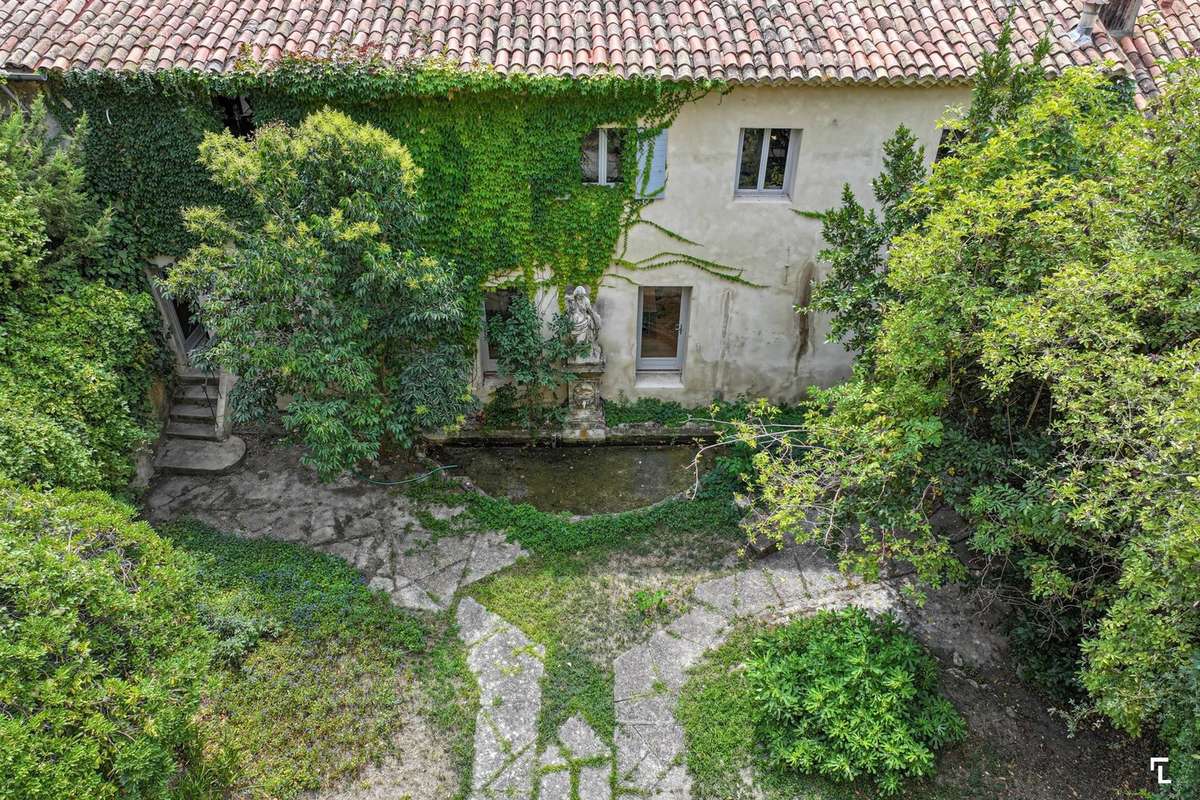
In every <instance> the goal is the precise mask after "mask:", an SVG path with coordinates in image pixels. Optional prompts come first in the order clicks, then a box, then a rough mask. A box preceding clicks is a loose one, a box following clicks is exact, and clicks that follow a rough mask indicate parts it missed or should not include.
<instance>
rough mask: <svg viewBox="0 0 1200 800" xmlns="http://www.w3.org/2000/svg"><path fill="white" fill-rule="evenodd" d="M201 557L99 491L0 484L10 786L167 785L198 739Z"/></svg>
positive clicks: (27, 791) (55, 793)
mask: <svg viewBox="0 0 1200 800" xmlns="http://www.w3.org/2000/svg"><path fill="white" fill-rule="evenodd" d="M195 592H196V585H195V575H194V573H193V567H192V564H191V562H190V560H189V559H188V558H187V557H186V556H184V555H183V554H181V553H180V552H178V551H176V550H175V549H174V548H172V547H171V546H170V545H169V544H168V543H167V542H166V541H164V540H163V539H161V538H159V536H158V535H157V534H156V533H155V532H154V531H153V530H151V529H150V526H148V525H146V524H145V523H142V522H135V521H134V519H133V510H132V509H131V508H129V507H128V506H125V505H123V504H121V503H118V502H116V501H115V500H112V499H110V498H109V497H107V496H105V495H103V494H100V493H99V492H74V491H68V490H62V489H60V490H56V491H54V492H51V493H43V492H38V491H35V490H31V489H23V488H16V487H13V486H12V485H0V698H3V700H2V702H0V774H3V775H4V781H3V783H0V798H4V800H9V799H10V798H11V800H17V798H20V800H60V798H64V797H88V798H97V799H98V800H116V798H137V799H138V800H151V798H165V797H168V796H170V795H169V790H170V788H171V786H172V785H173V784H175V782H176V781H177V779H178V778H179V777H180V776H181V772H183V771H186V770H187V769H188V768H189V767H190V766H194V765H195V764H196V763H197V762H196V761H195V760H194V759H195V758H196V757H197V755H198V753H199V752H200V749H201V748H200V747H199V742H198V740H197V735H196V729H195V727H194V725H193V720H192V718H193V715H194V714H195V713H196V711H197V709H198V708H199V705H200V690H201V686H202V683H203V681H204V672H205V669H206V668H207V664H208V658H209V649H210V639H209V637H208V635H207V633H206V632H205V630H204V629H203V627H202V626H201V625H200V623H199V621H198V618H197V614H196V610H195V608H194V606H193V601H194V596H195Z"/></svg>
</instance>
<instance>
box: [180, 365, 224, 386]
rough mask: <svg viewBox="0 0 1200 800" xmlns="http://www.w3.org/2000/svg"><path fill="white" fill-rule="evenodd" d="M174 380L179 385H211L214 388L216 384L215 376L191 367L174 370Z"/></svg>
mask: <svg viewBox="0 0 1200 800" xmlns="http://www.w3.org/2000/svg"><path fill="white" fill-rule="evenodd" d="M175 378H176V379H177V380H178V381H179V383H211V384H212V385H214V386H216V384H217V376H216V375H214V374H212V373H211V372H203V371H201V370H198V369H195V368H191V367H185V368H180V369H176V370H175Z"/></svg>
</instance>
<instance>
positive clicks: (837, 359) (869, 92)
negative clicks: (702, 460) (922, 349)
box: [597, 86, 969, 405]
mask: <svg viewBox="0 0 1200 800" xmlns="http://www.w3.org/2000/svg"><path fill="white" fill-rule="evenodd" d="M968 99H969V92H968V90H967V89H966V88H965V87H940V88H896V87H879V88H867V87H830V88H817V87H798V86H797V87H786V86H781V87H763V88H740V89H735V90H733V91H732V92H730V93H729V94H727V95H724V96H721V95H716V94H712V95H709V96H707V97H705V98H703V99H701V100H699V101H698V102H696V103H693V104H691V105H688V106H687V107H685V108H684V109H683V110H682V111H681V112H680V114H679V117H678V119H677V120H676V121H675V123H674V124H673V125H672V127H671V129H670V132H669V134H668V156H667V184H666V192H665V195H664V196H663V197H662V198H661V199H658V200H655V201H654V202H653V203H651V204H650V206H649V207H648V208H647V209H646V211H645V212H644V214H643V216H644V218H646V219H650V220H653V221H654V222H657V223H659V224H660V225H663V226H665V227H666V228H668V229H670V230H672V231H675V232H677V233H679V234H681V235H682V236H684V237H686V238H688V239H691V240H693V241H695V242H698V243H699V244H701V245H702V247H699V248H696V247H689V246H687V245H684V244H681V243H680V242H678V241H674V240H672V239H670V238H668V237H666V236H664V235H663V234H662V233H660V232H658V231H656V230H654V229H653V228H652V227H650V226H648V225H641V226H638V227H637V228H635V229H634V230H633V231H632V232H631V236H630V243H629V251H628V256H629V257H630V258H632V259H639V258H644V257H647V256H652V255H655V254H657V253H661V252H667V251H680V250H683V251H687V252H691V253H694V254H695V255H697V256H699V257H701V258H704V259H707V260H710V261H716V262H719V263H722V264H728V265H732V266H737V267H741V268H744V270H745V272H744V273H743V275H744V277H745V278H746V279H747V280H749V281H751V282H753V283H757V284H763V285H764V286H765V287H766V288H762V289H756V288H750V287H746V286H740V285H737V284H733V283H730V282H729V281H726V280H722V279H720V278H717V277H713V276H710V275H707V274H705V273H703V272H701V271H700V270H697V269H695V268H692V267H687V266H676V267H670V268H665V269H661V270H654V271H638V272H631V271H628V270H621V269H618V270H615V273H616V274H612V275H609V276H608V277H606V278H605V280H604V281H603V283H602V285H601V289H600V292H599V295H598V297H597V307H598V310H599V312H600V315H601V316H602V317H603V320H604V324H603V327H602V331H601V333H602V336H601V338H602V344H603V347H604V352H605V357H606V360H607V364H608V366H607V370H606V373H605V376H604V380H603V384H602V387H601V388H602V393H603V395H604V397H606V398H608V399H613V398H616V397H618V396H619V395H620V394H622V393H623V394H624V395H626V396H627V397H630V398H635V397H641V396H653V397H660V398H663V399H670V400H677V401H679V402H681V403H684V404H685V405H698V404H703V403H706V402H708V401H709V400H711V399H713V398H714V397H724V398H726V399H734V398H736V397H738V396H740V395H749V396H755V397H757V396H766V397H769V398H772V399H773V400H776V401H790V400H795V399H797V398H799V397H800V396H801V395H802V394H803V392H804V390H805V389H806V387H808V386H809V385H811V384H820V385H830V384H833V383H836V382H838V381H840V380H842V379H844V378H845V377H846V376H847V375H848V374H849V369H850V362H851V358H850V355H849V354H848V353H847V352H846V351H845V350H844V349H843V348H842V347H841V346H840V345H838V344H830V343H828V342H826V341H825V338H826V335H827V333H828V320H827V319H825V318H823V315H813V317H812V318H809V319H806V318H805V317H803V316H801V315H798V314H796V313H795V311H794V310H793V309H794V306H795V305H796V304H797V303H798V302H801V301H803V300H804V299H806V296H807V293H808V291H809V284H810V282H811V281H812V280H814V279H818V280H819V279H820V278H821V277H822V276H823V274H824V269H825V266H824V265H822V264H818V263H817V262H816V254H817V252H818V251H819V250H820V249H821V247H822V242H821V236H820V223H819V222H817V221H814V220H809V219H805V218H803V217H800V216H798V215H797V214H795V213H793V211H792V209H812V210H823V209H825V208H829V207H830V206H833V205H836V204H837V203H838V202H839V199H840V195H841V187H842V184H843V183H846V182H849V183H850V185H851V187H853V189H854V190H855V192H856V193H857V194H858V196H859V198H860V200H861V201H863V202H864V203H866V202H868V201H873V198H872V197H871V193H870V182H871V179H872V178H873V177H875V176H876V175H878V174H879V171H880V169H881V167H882V163H883V156H882V151H881V145H882V144H883V142H884V141H885V140H886V139H887V138H888V137H889V136H890V135H891V134H892V132H893V131H894V130H895V129H896V126H897V125H899V124H900V123H904V124H905V125H907V126H908V127H909V128H911V129H912V130H913V132H914V133H915V134H916V135H917V136H918V137H919V139H920V140H921V142H922V143H923V144H924V145H925V149H926V157H927V158H928V159H929V160H932V158H933V155H934V152H935V151H936V148H937V140H938V137H939V134H940V130H939V127H938V124H937V122H938V120H939V119H940V118H941V117H942V116H943V115H944V112H945V111H946V108H947V107H948V106H952V105H964V104H965V103H966V102H967V101H968ZM743 127H777V128H796V129H800V130H801V131H802V137H801V142H800V150H799V153H798V158H797V162H796V169H795V173H794V185H793V187H792V194H791V199H790V200H774V201H771V200H743V199H736V200H735V199H734V192H733V187H734V175H735V169H736V165H735V161H736V157H737V147H738V137H739V131H740V129H741V128H743ZM618 275H619V276H621V277H618ZM622 277H623V278H625V279H627V280H624V279H622ZM637 285H646V286H688V287H691V303H690V319H689V321H688V338H687V354H686V358H685V360H684V366H683V370H682V374H681V375H680V377H679V379H678V380H676V381H671V380H666V381H664V380H662V379H661V378H658V379H656V380H647V379H646V378H647V377H648V376H642V379H641V380H639V377H638V375H637V373H636V371H635V369H634V359H635V349H636V342H637V327H636V326H637V324H638V320H637V311H638V289H637Z"/></svg>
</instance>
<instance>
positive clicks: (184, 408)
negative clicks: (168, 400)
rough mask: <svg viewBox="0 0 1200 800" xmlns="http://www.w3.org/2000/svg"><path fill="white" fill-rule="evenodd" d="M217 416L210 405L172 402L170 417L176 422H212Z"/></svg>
mask: <svg viewBox="0 0 1200 800" xmlns="http://www.w3.org/2000/svg"><path fill="white" fill-rule="evenodd" d="M216 417H217V414H216V412H215V411H214V410H213V408H212V406H209V405H206V404H204V403H174V404H172V406H171V419H172V420H173V421H176V422H210V423H211V422H213V421H214V420H215V419H216Z"/></svg>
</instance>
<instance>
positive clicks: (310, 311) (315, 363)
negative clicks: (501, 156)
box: [165, 110, 475, 477]
mask: <svg viewBox="0 0 1200 800" xmlns="http://www.w3.org/2000/svg"><path fill="white" fill-rule="evenodd" d="M200 158H201V160H202V162H203V163H204V164H205V166H206V167H207V168H208V170H209V171H210V173H211V174H212V176H213V179H214V180H215V181H216V182H217V183H218V184H219V185H221V186H223V187H225V188H226V189H227V190H228V191H229V192H231V193H233V194H234V195H236V196H237V197H238V198H239V199H240V200H242V201H244V202H245V204H248V205H249V206H251V207H252V208H254V209H255V211H256V212H257V216H258V217H259V219H260V220H261V221H260V222H259V223H258V224H255V225H244V224H243V225H239V224H236V223H234V222H233V221H231V220H230V219H229V218H228V217H227V216H226V215H225V213H224V212H223V211H222V210H220V209H218V208H212V207H201V208H193V209H189V210H188V211H187V213H186V219H187V224H188V227H189V229H190V230H191V231H192V233H193V234H195V235H196V236H197V237H199V238H201V240H202V241H203V242H204V243H203V244H202V245H200V246H198V247H197V248H195V249H193V250H192V251H191V252H190V253H189V254H188V255H187V257H186V258H184V259H182V260H181V261H180V262H179V263H178V264H177V265H176V266H175V267H174V268H173V269H172V270H171V271H170V274H169V275H168V277H167V279H166V282H165V286H166V287H167V289H168V291H170V292H171V293H173V294H176V295H179V296H182V297H186V298H189V299H193V300H196V301H197V302H198V303H199V314H200V318H201V320H202V321H203V324H205V325H206V326H208V328H209V329H211V330H212V331H214V332H215V343H214V344H213V345H212V346H211V348H209V349H208V350H207V351H205V352H204V353H203V354H202V356H201V357H202V359H203V360H204V361H206V362H208V363H210V364H214V365H220V366H221V367H224V368H225V369H227V370H229V371H231V372H233V373H235V374H237V375H238V376H239V378H240V380H239V382H238V384H237V386H236V387H235V389H234V392H233V395H232V397H231V402H232V407H233V410H234V418H235V420H241V421H245V420H250V419H255V418H257V417H259V416H261V415H262V414H264V413H265V412H266V411H267V410H269V409H271V408H273V407H274V405H275V402H276V397H277V396H280V395H282V396H287V397H290V398H291V399H290V402H289V404H288V406H287V409H286V411H284V415H283V420H284V424H285V425H286V427H287V428H288V429H289V431H290V432H292V434H293V435H295V436H296V437H297V438H298V439H299V440H300V441H301V442H303V443H304V444H305V445H306V446H307V449H308V453H307V455H306V459H307V462H308V463H309V464H311V465H312V466H314V467H315V468H316V469H317V470H318V471H319V472H320V474H321V475H322V476H324V477H331V476H334V475H336V474H338V473H339V472H341V471H343V470H346V469H349V468H351V467H353V466H354V465H355V464H357V463H358V462H360V461H362V460H364V459H368V458H374V457H376V456H377V455H378V454H379V452H380V447H381V446H382V444H383V443H384V442H385V441H388V440H390V441H392V442H395V443H398V444H400V445H402V446H407V445H408V444H410V443H411V442H412V440H413V436H414V435H415V434H416V433H417V432H419V431H422V430H429V429H436V428H441V427H446V426H452V425H455V424H457V423H458V422H459V421H460V420H461V418H462V415H463V413H464V412H465V410H466V409H467V408H468V407H469V404H470V402H471V399H470V394H469V392H468V380H469V376H470V370H471V360H470V359H469V357H468V354H467V348H466V347H465V342H466V340H467V339H468V338H469V337H468V335H467V333H466V328H467V325H468V319H469V317H470V316H471V315H470V314H469V312H468V309H473V308H474V306H473V305H472V304H471V303H470V302H469V300H468V298H469V297H473V296H475V293H472V292H469V291H468V290H467V287H466V286H465V284H464V282H463V280H462V279H461V278H460V277H459V276H458V275H457V274H456V272H455V271H454V270H453V269H452V268H451V267H450V265H448V264H444V263H439V262H438V261H437V260H435V259H433V258H431V257H429V256H427V255H423V254H422V253H421V252H420V251H419V250H417V248H416V246H415V245H414V235H415V233H416V229H417V226H418V224H419V222H420V220H421V202H420V199H419V198H418V196H417V192H416V185H417V178H418V174H419V173H418V170H417V168H416V167H415V166H414V164H413V161H412V158H411V157H410V155H409V153H408V151H407V150H406V149H405V148H404V147H403V146H401V145H400V143H399V142H397V141H396V140H395V139H393V138H392V137H391V136H389V135H388V134H386V133H384V132H383V131H380V130H379V129H377V128H374V127H371V126H369V125H362V124H358V123H356V122H354V121H353V120H351V119H350V118H349V117H347V116H345V115H344V114H341V113H337V112H333V111H328V110H326V111H321V112H317V113H314V114H312V115H310V116H309V117H308V118H307V119H305V120H304V121H303V122H302V123H301V124H300V125H299V126H298V127H295V128H289V127H286V126H284V125H280V124H275V125H268V126H265V127H262V128H260V129H259V130H258V132H257V134H256V136H255V137H254V138H253V139H251V140H248V141H246V140H242V139H238V138H235V137H234V136H232V135H229V134H219V135H218V134H210V135H207V136H206V137H205V139H204V142H203V144H202V145H201V148H200Z"/></svg>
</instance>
